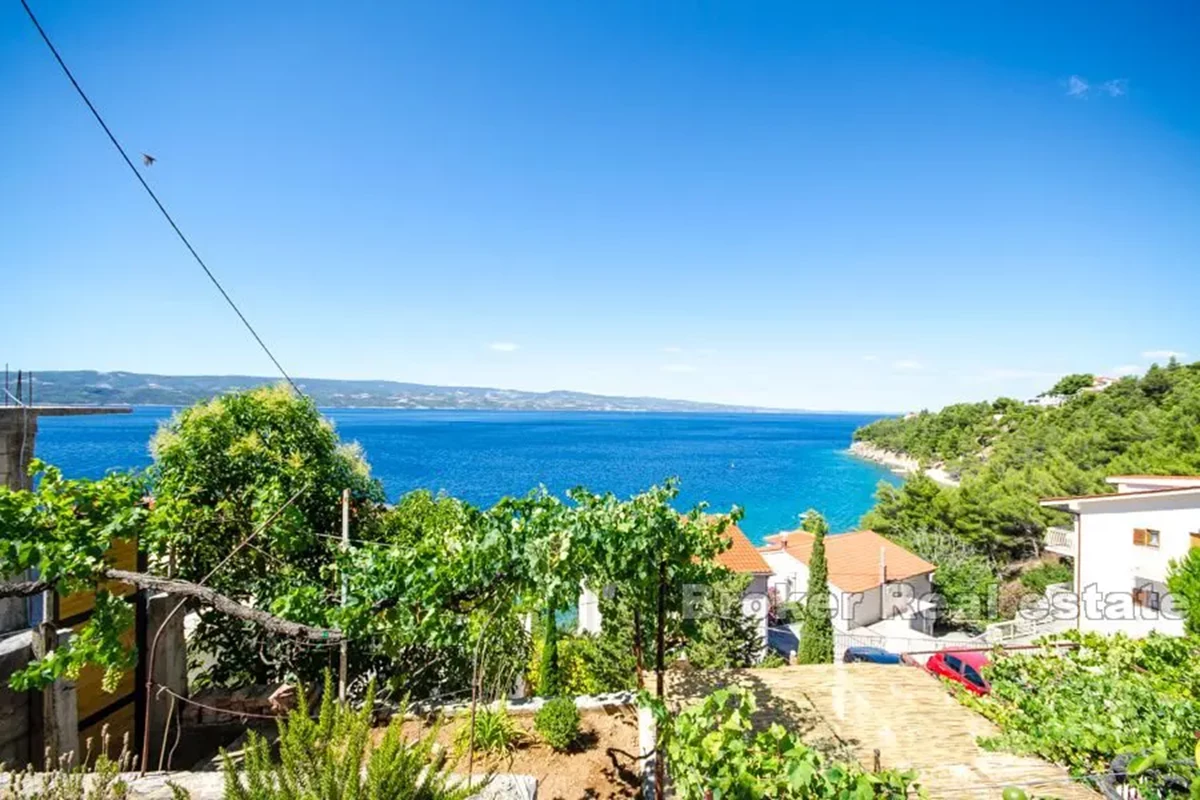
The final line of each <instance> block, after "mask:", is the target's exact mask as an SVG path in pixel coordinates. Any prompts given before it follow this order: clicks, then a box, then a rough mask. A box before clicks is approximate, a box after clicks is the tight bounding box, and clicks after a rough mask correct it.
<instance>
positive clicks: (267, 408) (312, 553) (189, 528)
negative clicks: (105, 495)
mask: <svg viewBox="0 0 1200 800" xmlns="http://www.w3.org/2000/svg"><path fill="white" fill-rule="evenodd" d="M151 449H152V452H153V454H154V466H153V467H152V468H151V473H150V474H151V479H152V483H153V491H154V497H155V504H154V509H153V512H152V514H151V520H150V530H149V534H150V535H149V536H148V537H147V545H148V548H149V549H150V551H151V553H152V555H154V556H155V557H156V558H157V560H158V563H159V565H161V566H163V567H167V568H168V569H170V570H173V572H174V574H175V575H176V576H178V577H180V578H183V579H184V580H191V581H201V580H205V579H207V585H208V586H211V587H212V588H213V589H215V590H217V591H219V592H221V593H222V594H225V595H227V596H228V597H231V598H233V599H235V600H239V601H241V602H245V603H252V604H255V605H257V606H259V607H267V608H271V607H274V609H275V610H276V611H278V612H284V613H286V612H287V611H289V607H288V606H289V604H291V605H294V602H295V598H294V596H293V595H295V594H296V593H301V594H303V593H308V594H309V595H318V594H320V595H324V594H333V592H334V591H335V587H336V582H335V581H334V579H333V578H334V576H333V575H332V574H330V573H329V572H328V566H329V565H330V564H331V563H332V562H334V561H335V559H336V554H337V551H338V548H339V544H338V542H337V537H336V536H334V535H332V534H335V532H336V531H338V530H339V528H340V522H341V508H340V505H341V494H342V490H343V489H349V490H350V495H351V503H352V507H353V509H354V523H355V528H356V530H357V531H358V532H359V535H362V531H363V530H364V529H371V527H372V525H373V522H374V520H375V519H376V517H377V515H378V512H379V510H380V507H381V506H380V504H381V503H382V501H383V499H384V495H383V490H382V488H381V487H380V485H379V483H378V482H377V481H375V480H373V479H372V478H371V477H370V474H369V469H368V466H367V463H366V461H365V460H364V459H363V457H362V454H361V453H360V452H359V450H358V449H357V448H356V447H354V446H347V445H342V444H341V443H340V442H339V441H338V437H337V434H336V433H335V432H334V430H333V426H332V425H331V424H330V423H329V422H328V421H326V420H325V419H324V418H322V417H321V415H320V414H319V413H318V411H317V409H316V407H315V406H313V404H312V403H311V402H310V401H308V400H306V399H304V398H301V397H298V396H296V395H295V394H293V393H292V392H291V391H289V390H288V389H287V388H286V387H285V386H277V387H262V388H259V389H253V390H250V391H247V392H241V393H234V394H228V395H222V396H220V397H217V398H214V399H212V400H210V401H208V402H205V403H199V404H197V405H195V406H192V407H191V408H188V409H185V410H183V411H181V412H179V413H178V414H177V415H176V416H174V417H173V418H172V419H171V421H170V422H169V423H168V424H166V425H165V426H164V427H163V428H162V429H161V430H160V431H159V433H158V434H157V435H156V436H155V438H154V440H153V442H152V447H151ZM292 498H294V499H292ZM289 500H292V501H291V502H290V503H289ZM268 520H270V521H271V522H270V525H269V526H268V527H266V529H265V530H263V531H262V533H261V534H259V535H258V536H257V537H255V539H254V540H253V541H252V542H251V543H250V546H243V547H241V548H240V549H239V545H240V544H241V543H242V542H243V541H244V540H245V539H246V538H247V537H248V536H249V535H250V534H251V533H252V532H253V531H255V529H256V528H259V527H260V526H263V525H264V524H265V523H267V522H268ZM167 565H169V567H168V566H167ZM218 565H220V569H217V570H216V571H215V572H214V569H215V568H216V567H217V566H218ZM199 616H200V621H199V625H198V626H197V628H196V630H195V633H194V642H195V645H196V649H197V650H198V651H201V652H204V653H205V654H206V655H207V656H208V658H207V659H206V660H205V664H206V665H207V668H206V674H207V679H208V680H211V681H214V682H218V683H238V684H245V683H263V682H267V681H268V680H272V679H281V678H284V677H286V675H287V674H288V673H290V672H292V671H294V670H298V671H300V672H301V673H302V674H308V675H312V674H314V672H319V669H320V665H322V664H324V663H325V656H324V654H323V653H320V652H315V651H311V650H307V651H302V652H297V651H295V648H293V647H292V646H291V645H290V643H284V642H278V641H274V640H264V639H263V637H261V635H260V632H259V631H257V630H256V629H254V628H253V627H251V626H249V625H243V624H231V622H230V621H229V619H228V618H226V617H224V616H222V615H219V614H217V613H215V612H212V611H208V610H201V611H200V614H199Z"/></svg>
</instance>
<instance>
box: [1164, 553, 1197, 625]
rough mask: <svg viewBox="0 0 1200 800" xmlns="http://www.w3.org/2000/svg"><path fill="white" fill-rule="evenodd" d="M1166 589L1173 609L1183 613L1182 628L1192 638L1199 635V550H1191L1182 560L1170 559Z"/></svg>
mask: <svg viewBox="0 0 1200 800" xmlns="http://www.w3.org/2000/svg"><path fill="white" fill-rule="evenodd" d="M1167 589H1169V590H1170V592H1171V600H1172V602H1173V603H1174V604H1175V609H1176V610H1177V611H1179V612H1182V613H1183V626H1184V628H1185V629H1186V630H1187V632H1188V633H1189V634H1191V635H1193V636H1195V635H1197V634H1200V550H1196V549H1192V550H1189V551H1188V554H1187V555H1186V556H1184V557H1183V558H1182V559H1180V560H1178V561H1176V560H1175V559H1171V562H1170V569H1169V571H1168V572H1167Z"/></svg>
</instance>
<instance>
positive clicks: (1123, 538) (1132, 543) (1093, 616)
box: [1042, 475, 1200, 636]
mask: <svg viewBox="0 0 1200 800" xmlns="http://www.w3.org/2000/svg"><path fill="white" fill-rule="evenodd" d="M1108 483H1110V484H1112V485H1114V486H1116V487H1117V491H1116V493H1112V494H1098V495H1084V496H1080V497H1052V498H1047V499H1045V500H1042V505H1043V506H1046V507H1047V508H1056V509H1059V510H1060V511H1066V512H1067V513H1069V514H1071V515H1072V516H1073V517H1074V525H1073V526H1072V527H1070V528H1066V529H1063V528H1051V529H1050V530H1049V531H1047V549H1048V550H1051V551H1053V552H1056V553H1059V554H1060V555H1064V556H1068V557H1070V558H1072V559H1074V562H1075V563H1074V583H1073V587H1074V591H1073V592H1071V593H1068V594H1067V595H1064V596H1063V600H1064V603H1063V604H1062V605H1061V606H1060V607H1058V608H1056V609H1055V613H1056V614H1058V615H1069V614H1073V615H1074V618H1075V624H1076V626H1077V627H1078V628H1079V629H1080V630H1082V631H1096V632H1100V633H1116V632H1118V631H1120V632H1124V633H1126V634H1128V635H1130V636H1142V635H1145V634H1146V633H1148V632H1150V631H1151V630H1157V631H1160V632H1162V633H1167V634H1181V633H1183V621H1182V619H1181V618H1180V615H1179V613H1177V612H1176V610H1175V609H1174V607H1173V604H1172V602H1171V598H1170V596H1169V595H1168V593H1167V587H1166V579H1167V573H1168V571H1169V565H1170V562H1171V560H1172V559H1181V558H1183V557H1184V556H1186V555H1187V553H1188V551H1189V550H1190V549H1191V548H1193V547H1200V476H1183V475H1170V476H1163V475H1115V476H1113V477H1110V478H1108ZM1068 601H1069V603H1070V605H1067V602H1068Z"/></svg>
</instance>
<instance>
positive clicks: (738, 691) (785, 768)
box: [657, 688, 919, 800]
mask: <svg viewBox="0 0 1200 800" xmlns="http://www.w3.org/2000/svg"><path fill="white" fill-rule="evenodd" d="M754 710H755V702H754V696H753V695H752V694H751V693H750V692H749V691H748V690H746V689H742V688H734V689H719V690H717V691H715V692H713V693H712V694H711V695H709V696H708V697H706V698H705V699H704V700H703V701H702V702H701V703H699V704H698V705H695V706H693V707H691V708H689V709H686V710H685V711H683V712H682V713H680V714H679V715H678V716H676V717H675V718H674V719H673V720H665V718H664V713H663V711H662V710H661V706H660V707H659V710H658V712H657V714H658V716H659V718H660V730H663V732H664V737H665V740H666V741H665V745H666V754H667V762H666V763H667V769H668V770H669V772H670V776H671V781H672V783H673V784H674V786H675V796H676V797H678V798H680V800H704V798H705V797H708V796H711V797H720V798H722V800H762V798H764V797H770V798H775V799H776V800H800V798H805V800H808V799H809V798H850V797H853V798H865V799H869V798H905V797H908V795H909V790H910V789H914V790H919V787H918V786H917V784H916V782H915V781H916V776H915V775H914V774H913V773H911V772H897V771H894V770H885V771H882V772H867V771H866V770H864V769H862V768H861V767H860V766H858V765H857V764H850V763H847V764H842V763H835V762H830V761H827V760H826V759H824V758H822V756H821V755H820V754H818V753H817V752H816V751H815V750H813V749H811V748H809V747H807V746H806V745H804V744H803V743H802V742H801V741H800V740H799V739H797V738H796V737H795V736H794V735H793V734H791V733H789V732H788V731H786V730H784V728H783V727H782V726H781V725H779V724H777V723H776V724H773V725H772V726H771V727H770V729H769V730H767V731H761V732H758V733H754V732H753V730H752V726H751V723H750V718H751V715H752V714H753V713H754ZM663 723H665V724H663ZM660 747H662V743H660ZM709 792H711V795H710V794H709Z"/></svg>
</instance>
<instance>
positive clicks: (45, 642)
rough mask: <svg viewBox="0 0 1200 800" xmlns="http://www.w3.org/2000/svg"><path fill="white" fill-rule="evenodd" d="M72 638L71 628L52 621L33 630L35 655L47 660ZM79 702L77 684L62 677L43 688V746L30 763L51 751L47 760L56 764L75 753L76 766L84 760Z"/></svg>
mask: <svg viewBox="0 0 1200 800" xmlns="http://www.w3.org/2000/svg"><path fill="white" fill-rule="evenodd" d="M70 637H71V631H70V629H63V630H57V629H56V628H55V627H54V623H53V622H43V623H42V624H41V625H39V626H38V627H36V628H34V629H33V643H32V644H33V656H34V658H39V659H41V658H46V657H47V656H49V655H50V653H51V651H53V650H55V649H57V648H58V647H61V646H63V645H65V644H66V643H67V641H68V640H69V639H70ZM78 713H79V712H78V702H77V700H76V695H75V682H74V681H72V680H68V679H66V678H59V679H58V680H56V681H54V682H53V683H51V684H50V685H49V686H47V687H45V688H44V689H42V692H41V705H40V714H39V715H38V716H39V721H40V722H41V731H40V734H41V735H40V741H38V739H39V737H38V736H36V735H35V737H34V739H35V741H37V743H38V744H39V745H40V747H39V748H38V752H36V753H35V752H31V753H30V754H29V756H30V758H29V760H30V761H32V762H34V763H36V761H35V759H37V758H39V757H40V756H42V755H43V753H47V752H48V756H47V761H48V762H51V763H53V762H57V760H58V757H59V756H63V755H66V754H68V753H72V754H73V757H74V759H75V763H76V764H78V763H80V760H81V759H82V758H83V755H82V754H81V752H80V750H79V716H78Z"/></svg>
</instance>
